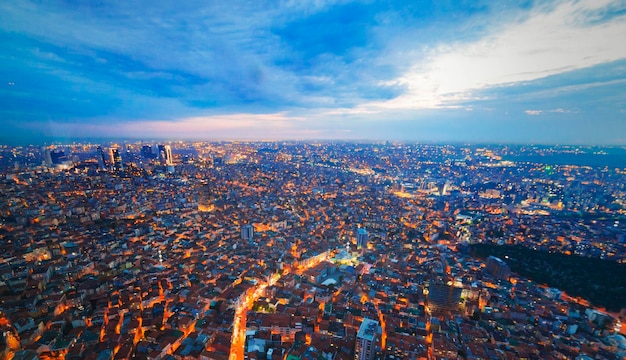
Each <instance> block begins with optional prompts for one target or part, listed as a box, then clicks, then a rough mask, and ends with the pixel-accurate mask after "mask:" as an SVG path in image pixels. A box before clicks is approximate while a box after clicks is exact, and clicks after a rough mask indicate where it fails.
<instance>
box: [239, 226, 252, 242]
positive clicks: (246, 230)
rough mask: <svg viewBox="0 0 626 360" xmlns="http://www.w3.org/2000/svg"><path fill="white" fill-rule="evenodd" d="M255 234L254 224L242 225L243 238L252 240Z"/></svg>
mask: <svg viewBox="0 0 626 360" xmlns="http://www.w3.org/2000/svg"><path fill="white" fill-rule="evenodd" d="M253 236H254V226H252V225H250V224H246V225H244V226H242V227H241V240H245V241H252V237H253Z"/></svg>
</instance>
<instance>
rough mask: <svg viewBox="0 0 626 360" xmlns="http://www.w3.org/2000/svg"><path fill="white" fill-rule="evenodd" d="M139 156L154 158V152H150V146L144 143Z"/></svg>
mask: <svg viewBox="0 0 626 360" xmlns="http://www.w3.org/2000/svg"><path fill="white" fill-rule="evenodd" d="M141 156H142V157H143V158H144V159H154V153H153V152H152V146H150V145H144V146H142V147H141Z"/></svg>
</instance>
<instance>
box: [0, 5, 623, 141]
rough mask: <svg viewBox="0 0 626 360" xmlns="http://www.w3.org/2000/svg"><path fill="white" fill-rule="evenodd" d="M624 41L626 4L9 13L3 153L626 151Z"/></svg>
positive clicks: (5, 20)
mask: <svg viewBox="0 0 626 360" xmlns="http://www.w3.org/2000/svg"><path fill="white" fill-rule="evenodd" d="M91 3H94V4H91ZM624 34H626V1H623V0H620V1H611V0H581V1H521V0H519V1H513V0H511V1H508V0H501V1H469V0H467V1H452V0H438V1H418V0H414V1H360V2H353V1H330V0H329V1H326V0H317V1H304V0H303V1H296V0H289V1H279V0H272V1H260V0H259V1H245V2H244V1H241V2H239V1H228V2H225V1H181V2H172V1H151V2H145V1H135V0H128V1H103V2H98V3H95V2H74V1H56V2H40V1H27V0H21V1H4V2H0V43H1V44H2V51H0V80H2V81H0V123H1V124H0V125H1V126H2V128H3V129H4V130H3V131H2V133H1V134H0V143H15V142H43V141H48V142H49V141H66V140H71V139H75V138H85V137H89V138H98V137H102V138H106V137H117V138H120V137H133V138H172V139H189V138H196V139H207V140H213V139H372V140H378V139H387V140H416V141H454V142H458V141H461V142H516V143H520V142H522V143H576V144H620V145H624V144H626V46H624V44H625V42H624V41H625V40H624V36H625V35H624Z"/></svg>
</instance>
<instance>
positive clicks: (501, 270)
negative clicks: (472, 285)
mask: <svg viewBox="0 0 626 360" xmlns="http://www.w3.org/2000/svg"><path fill="white" fill-rule="evenodd" d="M487 271H488V272H489V273H490V274H491V275H492V276H493V277H495V278H496V279H499V280H503V279H508V278H509V275H510V274H511V269H510V268H509V265H507V263H506V262H504V261H503V260H502V259H500V258H497V257H495V256H489V257H488V258H487Z"/></svg>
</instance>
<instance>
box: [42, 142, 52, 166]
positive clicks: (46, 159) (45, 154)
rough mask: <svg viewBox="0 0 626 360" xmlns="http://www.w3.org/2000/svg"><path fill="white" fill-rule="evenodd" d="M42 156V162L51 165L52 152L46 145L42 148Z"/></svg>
mask: <svg viewBox="0 0 626 360" xmlns="http://www.w3.org/2000/svg"><path fill="white" fill-rule="evenodd" d="M43 157H44V160H43V162H44V164H45V165H46V166H52V154H51V153H50V149H48V148H47V147H44V148H43Z"/></svg>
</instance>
